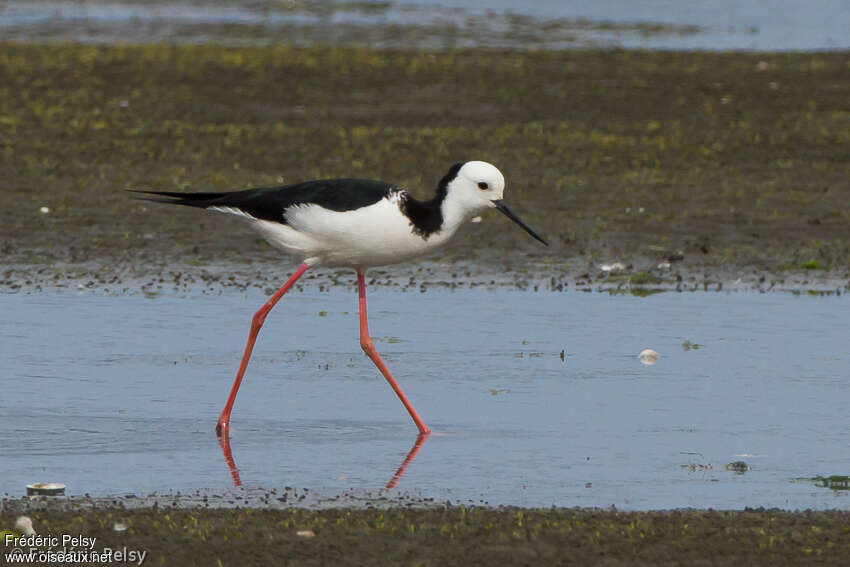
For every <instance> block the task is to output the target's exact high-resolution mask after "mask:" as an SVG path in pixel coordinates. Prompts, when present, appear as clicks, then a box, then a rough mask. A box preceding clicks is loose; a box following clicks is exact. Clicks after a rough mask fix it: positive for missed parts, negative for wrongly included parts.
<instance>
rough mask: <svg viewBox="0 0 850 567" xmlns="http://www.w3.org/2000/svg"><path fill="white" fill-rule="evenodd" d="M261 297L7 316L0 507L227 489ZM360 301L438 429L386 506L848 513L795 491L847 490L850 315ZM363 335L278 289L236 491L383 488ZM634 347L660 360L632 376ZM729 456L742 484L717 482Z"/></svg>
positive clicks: (673, 302) (382, 455)
mask: <svg viewBox="0 0 850 567" xmlns="http://www.w3.org/2000/svg"><path fill="white" fill-rule="evenodd" d="M265 299H266V297H265V296H264V295H263V294H262V293H259V292H248V293H244V294H240V293H236V292H233V293H227V294H223V295H219V296H205V295H196V296H191V295H190V296H178V295H176V294H174V295H163V296H158V297H155V298H144V297H131V296H117V297H113V296H106V295H102V294H91V293H73V292H66V293H43V294H34V295H25V294H7V295H3V296H2V297H0V303H2V312H3V315H4V316H3V317H2V320H0V349H2V350H0V364H2V368H3V374H4V377H5V380H4V388H3V395H2V397H0V412H1V413H2V415H3V420H2V421H0V438H2V439H3V442H2V455H3V458H2V460H0V493H3V492H5V493H8V494H10V495H12V496H16V495H20V494H22V493H23V491H24V486H25V485H26V484H27V483H29V482H34V481H56V482H64V483H66V484H67V485H68V492H69V493H70V494H83V493H90V494H92V495H109V494H126V493H134V494H147V493H149V492H152V491H159V492H162V491H176V490H181V491H189V490H192V489H196V488H210V489H221V490H224V489H227V488H228V487H232V486H233V483H234V479H233V477H232V476H231V470H230V469H229V467H228V464H227V462H226V461H225V459H224V457H223V455H222V450H221V448H220V447H219V444H218V442H217V439H216V436H215V434H214V431H213V430H214V426H215V422H216V419H217V417H218V413H219V411H220V410H221V406H222V405H223V403H224V400H225V398H226V395H227V393H228V391H229V388H230V385H231V382H232V380H233V375H234V372H235V370H236V366H237V364H238V361H239V358H240V356H241V352H242V348H243V345H244V340H245V336H246V334H247V330H248V323H249V320H250V317H251V315H252V314H253V312H254V311H255V309H256V308H257V307H258V306H259V305H260V304H261V303H262V302H263V301H264V300H265ZM369 299H370V303H369V306H370V324H371V330H372V333H373V336H374V337H375V342H376V345H377V347H378V349H379V351H381V352H382V353H383V354H384V358H385V360H386V362H387V364H388V365H389V367H390V368H391V370H393V371H394V372H395V375H396V378H397V379H398V380H399V381H400V383H401V384H402V386H403V387H404V389H405V390H406V392H407V394H408V396H409V397H410V398H411V400H412V402H413V404H414V405H415V406H416V408H417V410H418V411H419V413H420V414H421V415H422V417H423V419H425V421H426V422H427V423H428V424H429V425H430V426H431V427H432V429H433V430H434V433H433V435H431V436H430V438H428V439H427V441H426V442H425V443H424V444H423V445H422V446H421V448H420V450H419V451H418V453H417V454H416V455H415V458H414V459H413V460H412V461H411V462H410V463H409V464H408V466H407V468H406V471H405V472H404V474H403V476H401V477H400V478H397V479H396V480H397V488H396V489H395V490H396V491H404V492H406V493H412V494H416V495H419V496H422V497H427V498H435V499H438V500H445V499H450V500H452V501H474V502H482V501H483V502H487V503H490V504H494V505H498V504H515V505H522V506H550V505H558V506H610V505H615V506H617V507H621V508H627V509H658V508H673V507H700V508H703V507H713V508H743V507H746V506H771V507H773V506H777V507H781V508H789V509H797V508H833V507H837V508H848V503H850V500H848V498H847V491H838V490H829V489H827V488H822V487H819V486H816V484H815V483H813V482H809V481H805V480H795V479H800V478H809V477H815V476H817V475H823V476H827V475H831V474H847V473H848V471H850V453H848V452H847V450H846V446H847V443H846V441H847V438H846V427H845V426H846V409H847V407H848V406H850V386H848V379H847V376H848V370H850V363H848V351H847V345H848V340H847V339H848V332H847V327H846V321H847V313H848V307H850V306H848V302H847V299H846V296H839V297H836V296H831V297H808V296H798V295H793V294H784V293H783V294H780V293H774V294H752V293H682V294H676V293H663V294H658V295H654V296H651V297H646V298H638V297H633V296H610V295H607V294H600V293H578V292H567V293H556V292H540V293H533V292H519V291H513V292H509V291H477V290H466V291H456V292H428V293H401V292H398V291H387V290H380V289H379V290H376V291H375V292H374V293H371V294H370V296H369ZM357 332H358V324H357V312H356V293H355V291H354V290H353V289H352V290H350V291H349V290H345V289H340V288H333V289H332V290H331V291H329V292H324V293H323V292H319V291H316V290H309V289H308V290H306V291H304V292H301V293H297V292H296V293H292V294H289V295H287V296H286V297H285V298H284V300H283V301H282V302H281V303H280V304H279V305H278V307H277V308H276V309H275V310H274V311H273V312H272V314H271V315H270V316H269V318H268V320H267V322H266V326H265V327H264V329H263V331H262V333H261V334H260V339H259V341H258V343H257V347H256V349H255V356H254V359H253V360H252V362H251V365H250V366H249V368H248V373H247V375H246V379H245V381H244V383H243V387H242V390H241V391H240V394H239V397H238V399H237V402H236V406H235V408H234V412H233V421H232V437H231V450H232V457H233V460H234V463H235V466H236V467H237V468H238V473H237V474H238V478H239V480H240V482H241V483H242V484H243V485H244V486H246V487H249V488H250V487H266V488H272V487H283V486H297V487H308V488H310V489H312V490H316V489H319V490H324V491H328V492H330V493H333V492H334V491H337V492H339V491H343V490H347V489H352V488H353V489H366V490H375V489H380V488H382V487H384V486H385V485H386V484H387V483H388V482H390V481H391V479H392V478H393V476H394V475H395V474H396V472H397V470H398V468H399V466H400V465H401V464H402V462H403V461H404V459H405V457H406V456H407V454H408V452H409V451H410V450H411V448H412V447H413V445H414V443H415V441H416V434H415V433H416V430H415V428H414V426H413V424H412V423H411V422H410V419H409V418H408V416H407V414H406V413H404V410H403V408H402V406H401V404H400V403H399V402H398V400H397V399H396V398H395V397H394V395H393V393H392V392H391V390H390V389H389V387H388V386H387V385H386V383H385V382H384V381H383V379H382V378H381V377H380V375H379V374H378V373H377V371H376V370H375V369H374V367H373V366H372V365H371V363H370V362H369V360H368V359H367V358H366V357H365V356H363V355H362V353H361V351H360V348H359V343H358V338H357ZM685 341H690V343H696V344H698V345H700V347H699V348H696V349H694V348H691V349H690V350H685V349H684V348H683V346H682V344H683V343H684V342H685ZM644 348H653V349H655V350H657V351H658V352H659V353H660V355H661V356H660V359H659V362H658V363H657V364H655V365H653V366H644V365H642V364H641V363H640V362H639V361H638V358H637V354H638V353H639V352H640V351H641V350H642V349H644ZM561 351H564V357H563V360H562V358H561V356H560V353H561ZM738 460H742V461H745V462H746V463H747V464H748V465H749V466H750V467H751V470H749V471H748V472H746V473H744V474H735V473H733V472H730V471H728V470H725V469H724V468H723V466H724V465H725V464H727V463H729V462H732V461H738ZM391 492H393V491H391Z"/></svg>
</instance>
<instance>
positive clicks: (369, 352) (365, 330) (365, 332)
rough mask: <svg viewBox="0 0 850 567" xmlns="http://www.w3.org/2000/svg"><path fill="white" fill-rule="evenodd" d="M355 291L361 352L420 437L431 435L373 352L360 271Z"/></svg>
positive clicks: (364, 283)
mask: <svg viewBox="0 0 850 567" xmlns="http://www.w3.org/2000/svg"><path fill="white" fill-rule="evenodd" d="M357 291H358V293H359V294H360V346H361V347H362V348H363V352H365V353H366V356H368V357H369V358H371V359H372V362H374V363H375V366H377V367H378V370H380V371H381V374H383V375H384V378H386V379H387V382H389V383H390V386H391V387H392V389H393V390H394V391H395V393H396V395H397V396H398V399H400V400H401V403H402V404H404V407H405V408H407V412H408V413H409V414H410V417H412V418H413V423H415V424H416V427H418V428H419V433H420V434H422V435H424V434H427V433H431V430H430V429H428V426H427V425H425V422H423V421H422V419H421V418H420V417H419V414H418V413H416V410H415V409H413V406H412V405H410V402H409V401H408V399H407V396H405V395H404V392H402V391H401V387H400V386H399V385H398V382H396V381H395V378H393V375H392V374H390V371H389V369H388V368H387V365H386V364H384V361H383V360H381V357H380V356H378V351H376V350H375V345H373V344H372V338H371V337H370V336H369V323H368V321H367V320H366V319H367V317H366V282H365V281H364V279H363V273H362V272H361V271H360V270H358V271H357Z"/></svg>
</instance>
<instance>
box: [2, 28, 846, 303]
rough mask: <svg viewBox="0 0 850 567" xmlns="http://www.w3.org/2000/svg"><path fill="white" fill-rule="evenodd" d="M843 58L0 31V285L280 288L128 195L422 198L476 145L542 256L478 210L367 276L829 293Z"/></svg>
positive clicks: (842, 188)
mask: <svg viewBox="0 0 850 567" xmlns="http://www.w3.org/2000/svg"><path fill="white" fill-rule="evenodd" d="M847 60H848V54H847V53H846V52H828V53H781V54H775V53H700V52H687V53H681V52H678V53H677V52H634V51H632V52H629V51H625V52H623V51H573V52H515V51H498V50H492V49H479V50H472V49H470V50H451V51H442V52H433V51H427V52H426V51H422V52H419V51H394V50H381V51H378V50H370V49H366V48H353V47H352V48H342V47H310V48H303V49H302V48H294V47H290V46H285V45H272V46H267V47H259V48H231V47H220V46H211V45H202V46H164V45H138V46H128V45H125V46H83V45H53V46H39V45H26V44H12V43H5V44H0V83H2V84H5V85H7V87H6V88H5V89H4V91H3V94H4V96H3V97H2V102H0V119H1V120H2V124H3V125H4V127H3V128H2V129H0V179H2V181H0V188H2V190H3V195H4V199H5V201H6V206H4V207H3V209H2V210H0V226H2V227H3V228H2V233H0V265H2V267H3V268H2V270H0V289H2V290H3V291H6V292H10V291H11V292H17V291H38V290H41V289H57V288H63V287H69V288H76V287H77V286H82V287H83V288H86V289H91V288H99V289H101V290H106V291H107V292H108V293H115V292H118V293H129V292H131V291H133V292H141V293H144V292H146V291H150V290H151V289H153V290H156V289H158V286H162V289H165V288H166V287H168V286H169V285H171V288H172V289H175V288H176V289H183V284H184V283H185V281H188V280H191V279H194V280H195V281H199V282H201V284H200V285H199V286H195V287H194V288H193V291H198V290H202V291H208V288H210V287H211V288H212V291H214V292H218V291H221V290H222V289H225V288H228V287H230V286H232V285H233V286H237V287H238V286H242V287H244V286H248V285H255V284H257V283H258V284H259V285H261V286H263V288H265V287H276V286H277V285H278V283H279V282H280V281H281V280H282V279H283V278H285V277H286V275H287V273H289V272H290V271H291V269H292V268H293V267H294V262H292V261H291V260H289V259H282V258H281V257H280V256H279V254H278V253H277V252H276V251H274V250H272V249H271V248H270V247H268V245H266V244H265V243H264V242H262V241H261V240H260V239H259V238H258V237H257V235H255V234H254V233H252V232H251V231H250V230H249V229H248V228H247V227H245V226H244V225H241V224H240V223H238V222H237V221H235V220H234V219H229V218H224V217H222V216H219V215H214V214H208V213H206V214H205V213H200V212H198V211H185V210H174V209H170V208H168V207H164V206H162V207H159V206H155V205H152V204H150V203H143V202H140V201H135V200H133V199H132V198H131V197H130V195H129V194H128V193H126V192H125V191H124V189H130V188H149V189H164V190H173V189H175V188H176V189H178V190H180V189H185V190H193V189H195V190H200V189H203V190H225V189H233V188H245V187H252V186H268V185H279V184H282V183H288V182H294V181H297V180H302V179H308V178H318V177H333V176H356V177H374V178H381V179H386V180H391V181H395V182H397V183H399V184H401V185H403V186H406V187H408V188H409V189H410V190H411V191H412V192H414V193H415V194H417V195H420V196H423V195H427V194H428V193H429V192H430V191H431V189H430V188H431V187H433V186H434V184H435V183H436V181H437V180H438V179H439V177H440V175H441V173H442V171H443V170H444V169H446V168H447V167H448V165H450V164H451V163H453V162H454V161H458V160H464V159H474V158H475V159H485V160H489V161H492V162H493V163H496V164H498V166H499V167H500V168H501V169H502V170H503V171H504V172H505V174H506V177H507V179H508V187H507V191H506V198H507V200H508V201H509V202H510V203H511V205H512V207H513V208H514V209H515V210H517V212H518V214H520V215H521V216H522V218H523V219H525V220H526V221H527V222H528V223H529V224H530V225H531V226H533V227H534V228H535V229H536V230H538V231H539V232H540V233H541V234H543V235H544V236H545V237H546V238H548V239H549V240H550V241H551V242H552V246H551V247H549V248H543V247H540V246H539V245H537V243H536V242H534V241H532V240H531V239H529V238H528V237H527V235H525V234H524V233H522V231H519V230H511V228H512V227H509V226H507V225H506V224H505V220H504V219H502V218H497V217H496V216H495V215H493V216H490V215H488V216H485V218H484V219H483V222H481V223H478V224H470V225H469V226H468V227H466V228H464V229H463V230H462V231H461V233H460V234H459V235H458V236H457V238H456V239H455V241H454V242H453V243H451V244H450V245H449V247H447V248H446V249H445V251H444V252H443V253H441V254H438V255H435V256H432V257H430V258H427V259H426V261H427V262H426V263H425V264H424V265H423V264H417V263H413V264H406V265H401V266H395V267H388V268H386V269H377V270H375V271H374V274H373V277H374V279H375V280H376V284H378V285H380V284H381V283H383V282H386V281H388V280H389V282H390V283H389V285H393V286H399V287H401V288H404V287H407V288H408V289H419V288H420V287H421V285H422V284H425V287H426V289H427V288H428V287H429V286H431V285H434V286H443V287H446V286H448V287H451V286H452V285H455V286H457V285H465V286H473V285H475V286H478V285H482V286H485V287H486V286H488V285H494V286H501V285H507V286H511V287H519V288H526V289H534V287H535V286H537V289H555V290H563V289H564V288H565V287H566V288H569V289H588V288H589V289H593V290H598V289H607V290H614V291H619V292H623V291H624V290H626V291H628V290H630V289H633V288H640V287H641V286H642V287H644V288H649V289H655V288H657V289H683V290H691V289H701V290H716V289H722V290H728V289H747V290H756V291H767V290H771V291H773V290H778V289H785V290H792V291H796V292H807V291H815V292H821V291H830V292H836V291H842V290H846V289H847V286H848V285H850V244H848V242H847V239H846V227H847V226H848V222H850V208H848V202H850V199H848V196H850V183H848V172H850V164H848V162H847V156H846V152H844V151H843V148H844V147H846V142H847V139H846V135H847V132H848V131H850V109H848V107H847V100H850V79H848V75H847V73H846V65H847ZM618 263H619V264H621V265H622V269H621V270H620V271H619V273H618V272H617V270H616V269H615V270H611V271H606V267H608V268H610V267H611V266H616V265H617V264H618ZM429 270H430V271H429ZM178 275H179V278H178ZM258 275H259V276H258ZM258 277H259V280H258ZM231 278H232V279H231ZM175 279H179V280H180V281H178V282H177V283H176V285H172V284H174V280H175ZM350 280H351V276H350V275H344V276H343V275H337V274H336V273H334V272H328V271H324V273H323V274H321V275H320V277H319V278H318V279H317V280H305V284H306V285H312V283H311V282H315V284H316V285H338V283H339V282H341V283H342V284H343V285H349V283H350ZM411 280H412V281H413V283H410V282H411ZM491 282H492V283H491ZM187 285H188V284H187Z"/></svg>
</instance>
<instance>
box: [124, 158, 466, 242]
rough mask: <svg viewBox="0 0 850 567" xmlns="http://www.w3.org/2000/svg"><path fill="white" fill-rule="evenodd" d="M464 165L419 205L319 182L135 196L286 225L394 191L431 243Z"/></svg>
mask: <svg viewBox="0 0 850 567" xmlns="http://www.w3.org/2000/svg"><path fill="white" fill-rule="evenodd" d="M461 167H463V163H456V164H454V165H453V166H451V167H450V168H449V170H448V172H447V173H446V174H445V175H444V176H443V178H442V179H441V180H440V182H439V184H438V185H437V194H436V195H435V196H434V197H433V198H431V199H428V200H427V201H418V200H416V199H414V198H413V197H411V196H410V195H408V194H407V193H406V192H403V191H400V190H399V189H397V188H396V187H395V186H393V185H391V184H389V183H385V182H383V181H374V180H371V179H320V180H318V181H304V182H303V183H296V184H294V185H284V186H282V187H258V188H256V189H246V190H244V191H231V192H227V193H177V192H174V191H134V193H147V194H149V195H157V196H160V197H168V199H151V198H148V199H146V200H148V201H156V202H161V203H173V204H175V205H186V206H188V207H199V208H202V209H208V208H210V207H232V208H234V209H238V210H240V211H243V212H245V213H247V214H249V215H251V216H252V217H254V218H257V219H262V220H269V221H274V222H279V223H283V224H286V210H287V209H288V208H290V207H294V206H297V205H318V206H320V207H323V208H325V209H329V210H331V211H339V212H343V211H351V210H355V209H360V208H362V207H368V206H369V205H374V204H375V203H377V202H378V201H380V200H381V199H384V198H386V197H388V196H389V195H390V193H392V192H393V191H400V193H401V194H400V197H401V200H400V202H399V205H400V208H401V212H402V213H403V214H404V215H405V216H406V217H407V218H408V219H409V220H410V226H411V228H412V230H413V232H414V234H418V235H419V236H421V237H422V238H423V239H425V240H427V239H428V237H429V236H431V235H432V234H433V233H435V232H439V231H440V229H441V227H442V226H443V212H442V210H441V206H442V204H443V200H444V199H445V198H446V195H447V194H448V186H449V183H451V182H452V181H453V180H454V179H455V177H457V174H458V172H459V171H460V168H461Z"/></svg>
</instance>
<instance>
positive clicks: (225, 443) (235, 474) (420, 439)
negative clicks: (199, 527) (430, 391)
mask: <svg viewBox="0 0 850 567" xmlns="http://www.w3.org/2000/svg"><path fill="white" fill-rule="evenodd" d="M428 436H429V433H421V434H419V435H418V436H417V437H416V442H415V443H414V444H413V447H411V449H410V451H408V453H407V456H406V457H405V458H404V461H402V463H401V465H399V467H398V469H396V471H395V474H393V476H392V478H391V479H390V480H389V482H387V484H386V486H385V488H386V489H390V488H395V486H396V484H398V481H399V480H400V479H401V477H402V476H404V473H405V472H406V471H407V467H408V466H410V464H411V463H412V462H413V459H415V458H416V454H417V453H418V452H419V449H421V448H422V446H423V445H424V444H425V441H427V440H428ZM218 445H219V447H221V453H222V455H224V462H225V463H227V468H228V469H230V476H231V477H232V478H233V486H242V479H241V478H240V477H239V468H237V466H236V461H234V460H233V452H232V451H231V450H230V436H228V435H222V436H220V437H219V438H218Z"/></svg>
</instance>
